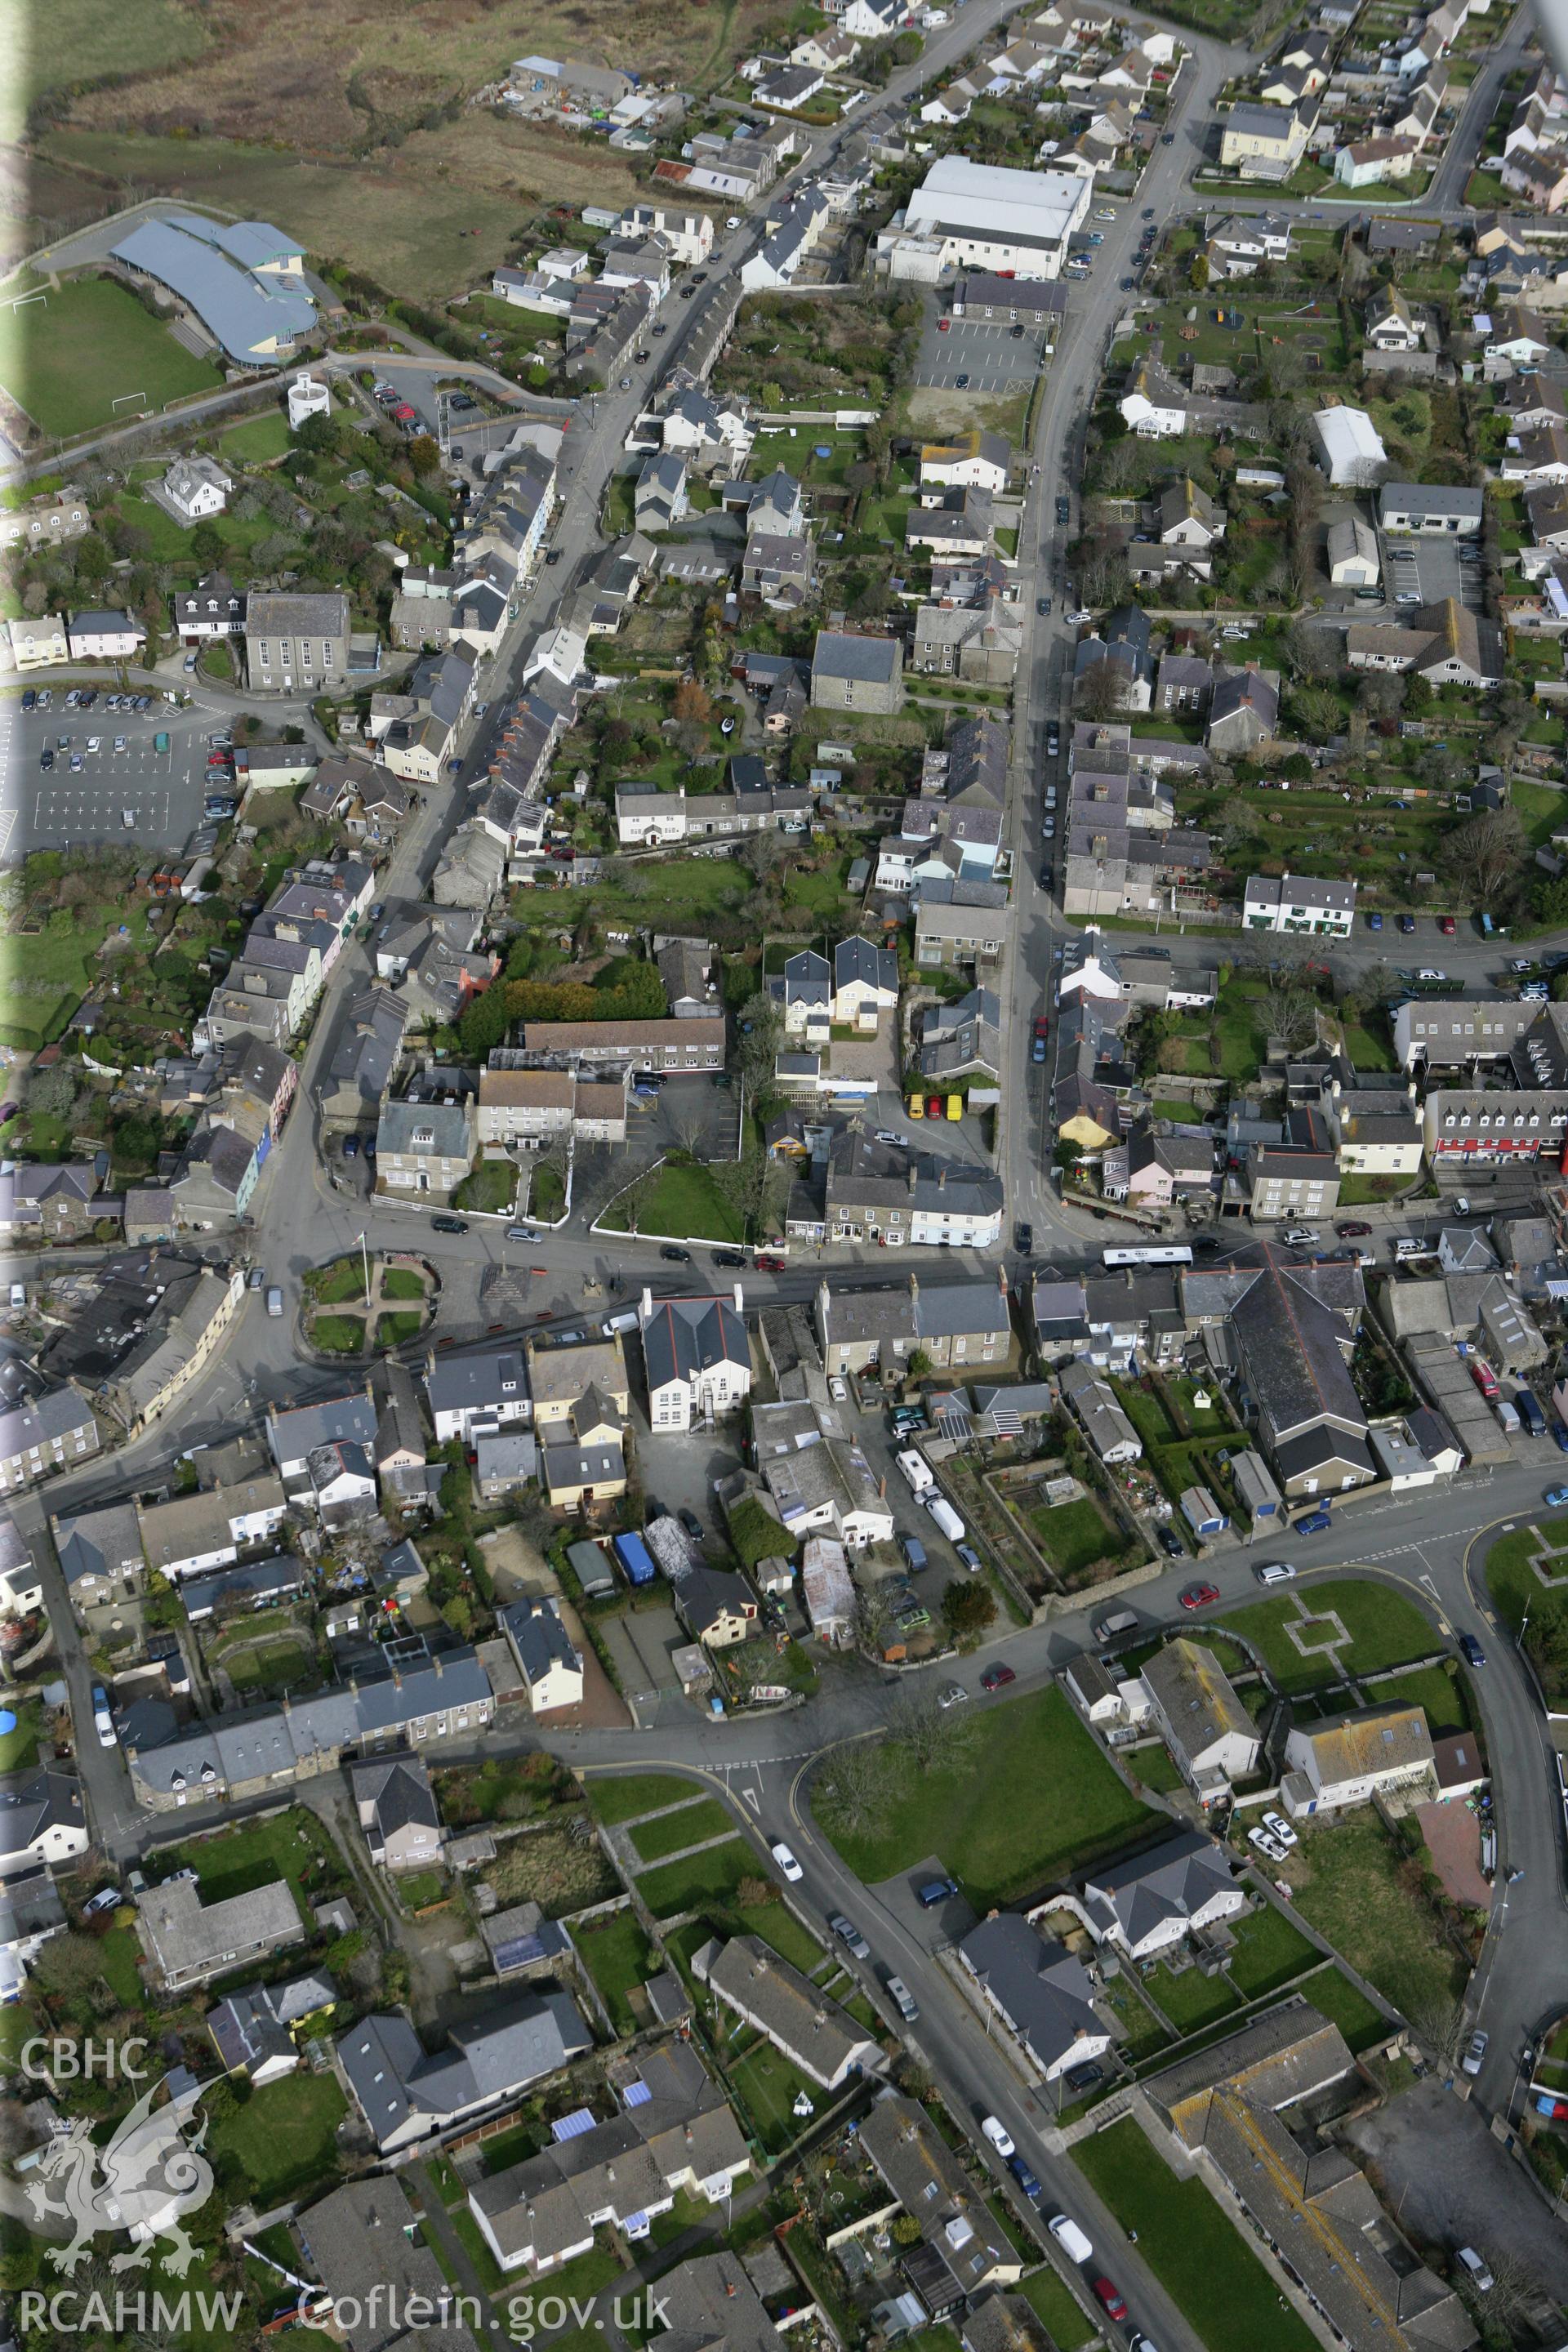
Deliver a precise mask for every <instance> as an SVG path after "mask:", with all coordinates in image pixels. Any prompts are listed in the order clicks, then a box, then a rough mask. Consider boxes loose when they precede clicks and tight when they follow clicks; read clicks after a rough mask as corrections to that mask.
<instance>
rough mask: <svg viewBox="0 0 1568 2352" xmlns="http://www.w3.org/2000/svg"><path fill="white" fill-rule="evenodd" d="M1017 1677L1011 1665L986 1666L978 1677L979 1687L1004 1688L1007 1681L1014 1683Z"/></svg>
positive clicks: (985, 1688) (990, 1689)
mask: <svg viewBox="0 0 1568 2352" xmlns="http://www.w3.org/2000/svg"><path fill="white" fill-rule="evenodd" d="M1017 1679H1018V1677H1017V1675H1016V1674H1015V1673H1014V1672H1013V1669H1012V1667H1011V1666H1003V1665H995V1666H987V1667H986V1669H985V1672H984V1674H983V1675H981V1677H980V1687H981V1689H982V1690H983V1691H999V1690H1005V1689H1006V1687H1007V1685H1008V1684H1009V1683H1016V1681H1017Z"/></svg>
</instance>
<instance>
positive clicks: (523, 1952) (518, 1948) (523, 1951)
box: [495, 1936, 544, 1976]
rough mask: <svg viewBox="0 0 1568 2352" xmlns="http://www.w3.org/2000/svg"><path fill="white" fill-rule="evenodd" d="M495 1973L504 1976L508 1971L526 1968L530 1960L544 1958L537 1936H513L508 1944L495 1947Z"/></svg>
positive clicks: (541, 1945)
mask: <svg viewBox="0 0 1568 2352" xmlns="http://www.w3.org/2000/svg"><path fill="white" fill-rule="evenodd" d="M495 1958H496V1972H497V1974H498V1975H500V1976H504V1975H505V1974H506V1972H507V1970H508V1969H521V1968H526V1967H527V1966H528V1965H529V1963H530V1961H531V1960H542V1958H544V1946H543V1943H542V1941H541V1939H540V1937H537V1936H514V1937H512V1940H511V1941H510V1944H498V1945H497V1946H496V1956H495Z"/></svg>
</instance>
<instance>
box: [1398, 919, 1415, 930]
mask: <svg viewBox="0 0 1568 2352" xmlns="http://www.w3.org/2000/svg"><path fill="white" fill-rule="evenodd" d="M1399 928H1400V929H1401V930H1402V931H1404V932H1405V933H1407V934H1408V933H1409V932H1411V931H1413V930H1414V929H1415V916H1414V915H1401V917H1400V918H1399Z"/></svg>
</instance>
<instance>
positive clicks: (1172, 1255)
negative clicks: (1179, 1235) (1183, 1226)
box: [1100, 1242, 1193, 1274]
mask: <svg viewBox="0 0 1568 2352" xmlns="http://www.w3.org/2000/svg"><path fill="white" fill-rule="evenodd" d="M1100 1262H1101V1264H1102V1265H1104V1267H1105V1270H1106V1272H1107V1273H1108V1274H1109V1273H1110V1270H1111V1268H1112V1267H1113V1266H1119V1265H1191V1264H1192V1262H1193V1254H1192V1251H1191V1250H1190V1249H1189V1248H1188V1247H1187V1245H1186V1244H1185V1242H1156V1243H1154V1244H1152V1245H1151V1246H1150V1247H1149V1248H1147V1249H1108V1250H1101V1252H1100Z"/></svg>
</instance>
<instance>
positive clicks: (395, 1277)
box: [381, 1265, 425, 1299]
mask: <svg viewBox="0 0 1568 2352" xmlns="http://www.w3.org/2000/svg"><path fill="white" fill-rule="evenodd" d="M381 1295H382V1297H384V1298H415V1299H422V1298H423V1297H424V1296H425V1277H424V1276H423V1275H420V1274H416V1273H415V1271H414V1268H413V1267H412V1266H411V1265H389V1266H388V1267H387V1268H386V1269H385V1271H384V1274H383V1275H382V1277H381Z"/></svg>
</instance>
